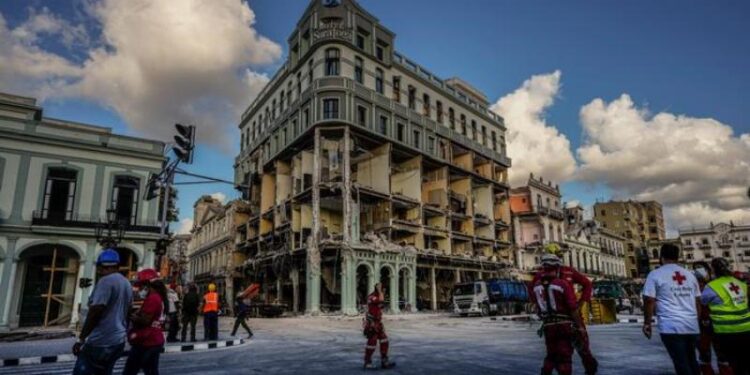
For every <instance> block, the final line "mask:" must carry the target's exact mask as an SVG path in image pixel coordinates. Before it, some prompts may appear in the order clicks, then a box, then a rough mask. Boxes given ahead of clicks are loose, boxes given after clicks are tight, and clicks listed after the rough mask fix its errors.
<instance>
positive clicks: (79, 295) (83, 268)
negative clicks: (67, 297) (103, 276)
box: [70, 241, 99, 326]
mask: <svg viewBox="0 0 750 375" xmlns="http://www.w3.org/2000/svg"><path fill="white" fill-rule="evenodd" d="M98 249H99V246H98V244H97V243H96V241H88V242H86V257H85V258H84V259H81V261H80V263H79V264H78V280H80V279H81V278H87V279H91V280H92V281H91V286H90V287H88V288H80V287H79V288H76V293H75V297H74V299H73V313H72V315H71V319H70V325H71V326H75V324H76V323H81V324H83V320H84V319H85V318H86V314H87V313H88V310H89V306H88V301H89V296H90V295H91V293H92V292H93V291H94V281H93V280H94V279H95V278H96V269H95V265H96V256H97V251H98ZM78 311H80V314H79V313H77V312H78ZM79 318H80V321H79Z"/></svg>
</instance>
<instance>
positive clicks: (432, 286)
mask: <svg viewBox="0 0 750 375" xmlns="http://www.w3.org/2000/svg"><path fill="white" fill-rule="evenodd" d="M436 282H437V280H435V267H434V266H433V267H430V296H431V297H432V299H431V300H430V308H432V311H437V285H436Z"/></svg>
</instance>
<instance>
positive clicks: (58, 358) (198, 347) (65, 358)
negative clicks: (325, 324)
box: [0, 339, 250, 368]
mask: <svg viewBox="0 0 750 375" xmlns="http://www.w3.org/2000/svg"><path fill="white" fill-rule="evenodd" d="M245 343H250V341H247V340H245V339H235V340H223V341H214V342H202V343H198V344H184V345H167V346H164V349H163V350H162V353H184V352H193V351H204V350H213V349H220V348H229V347H233V346H239V345H243V344H245ZM128 353H129V351H127V350H126V351H125V352H123V353H122V355H121V356H120V357H127V356H128ZM75 360H76V356H74V355H73V354H58V355H50V356H39V357H23V358H5V359H0V368H3V367H13V366H22V365H41V364H47V363H62V362H73V361H75Z"/></svg>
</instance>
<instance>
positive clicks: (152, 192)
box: [145, 173, 162, 201]
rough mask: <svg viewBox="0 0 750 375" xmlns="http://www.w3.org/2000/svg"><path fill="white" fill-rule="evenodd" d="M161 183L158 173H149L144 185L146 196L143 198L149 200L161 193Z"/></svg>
mask: <svg viewBox="0 0 750 375" xmlns="http://www.w3.org/2000/svg"><path fill="white" fill-rule="evenodd" d="M161 188H162V183H161V179H160V178H159V175H157V174H154V173H151V174H150V175H149V176H148V184H147V185H146V197H145V200H147V201H150V200H153V199H154V198H156V197H158V196H159V195H161Z"/></svg>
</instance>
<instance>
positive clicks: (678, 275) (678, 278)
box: [672, 271, 687, 285]
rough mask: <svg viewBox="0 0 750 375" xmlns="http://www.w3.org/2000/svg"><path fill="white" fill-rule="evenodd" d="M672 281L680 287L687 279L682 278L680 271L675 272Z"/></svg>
mask: <svg viewBox="0 0 750 375" xmlns="http://www.w3.org/2000/svg"><path fill="white" fill-rule="evenodd" d="M672 280H674V281H676V282H677V285H682V282H683V281H685V280H687V277H685V276H682V274H681V273H680V271H675V273H674V276H672Z"/></svg>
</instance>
